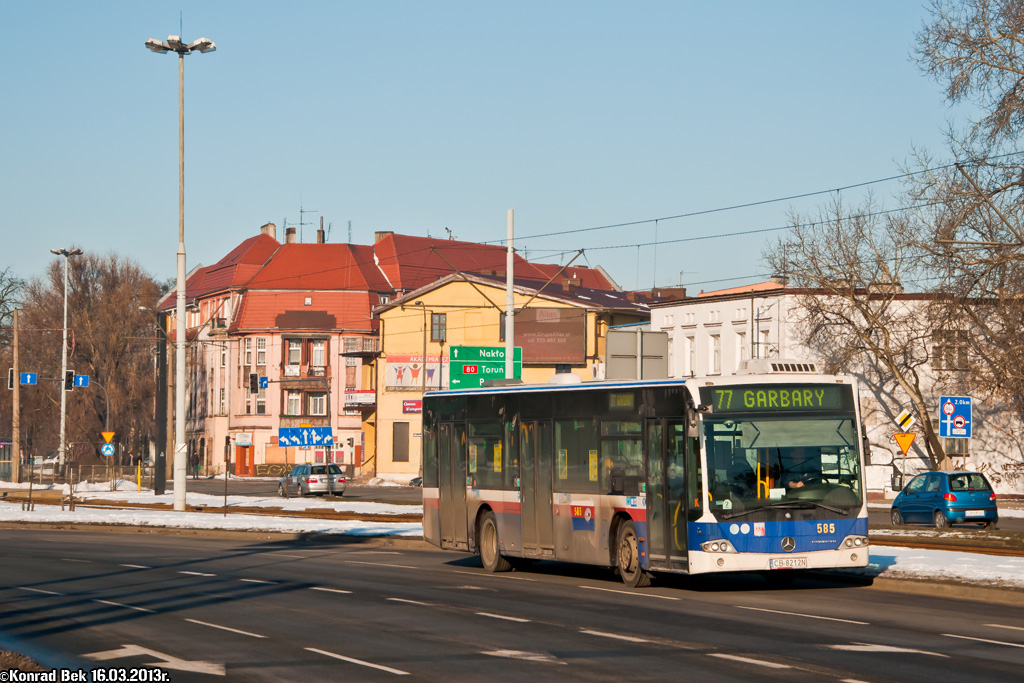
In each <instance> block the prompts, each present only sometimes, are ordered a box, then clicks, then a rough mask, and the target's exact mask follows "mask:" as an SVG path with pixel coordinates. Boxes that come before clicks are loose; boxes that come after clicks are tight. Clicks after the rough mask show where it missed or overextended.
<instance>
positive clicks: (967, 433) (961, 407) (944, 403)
mask: <svg viewBox="0 0 1024 683" xmlns="http://www.w3.org/2000/svg"><path fill="white" fill-rule="evenodd" d="M939 413H940V414H939V436H941V437H944V438H946V439H969V438H971V397H970V396H942V397H940V398H939Z"/></svg>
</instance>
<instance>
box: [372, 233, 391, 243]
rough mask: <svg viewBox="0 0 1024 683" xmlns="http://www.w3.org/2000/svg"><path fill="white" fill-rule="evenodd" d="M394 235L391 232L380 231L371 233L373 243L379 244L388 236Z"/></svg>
mask: <svg viewBox="0 0 1024 683" xmlns="http://www.w3.org/2000/svg"><path fill="white" fill-rule="evenodd" d="M394 234H395V233H394V231H392V230H381V231H380V232H375V233H373V241H374V243H376V242H380V241H381V240H382V239H384V238H385V237H387V236H388V235H394Z"/></svg>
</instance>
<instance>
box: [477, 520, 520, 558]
mask: <svg viewBox="0 0 1024 683" xmlns="http://www.w3.org/2000/svg"><path fill="white" fill-rule="evenodd" d="M479 538H480V561H481V562H482V563H483V565H484V569H486V570H487V571H489V572H507V571H509V570H510V569H512V564H511V563H510V562H509V561H508V560H507V559H506V558H504V557H502V556H501V546H500V544H499V543H498V523H497V521H495V519H494V513H493V512H485V513H484V516H483V517H481V518H480V536H479Z"/></svg>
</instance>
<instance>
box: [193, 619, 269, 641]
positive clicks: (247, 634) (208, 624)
mask: <svg viewBox="0 0 1024 683" xmlns="http://www.w3.org/2000/svg"><path fill="white" fill-rule="evenodd" d="M185 621H191V622H192V623H193V624H199V625H200V626H209V627H210V628H219V629H220V630H222V631H231V632H232V633H240V634H242V635H243V636H251V637H253V638H266V636H261V635H260V634H259V633H249V632H248V631H239V630H238V629H237V628H231V627H229V626H221V625H219V624H211V623H209V622H206V621H199V620H198V619H186V620H185Z"/></svg>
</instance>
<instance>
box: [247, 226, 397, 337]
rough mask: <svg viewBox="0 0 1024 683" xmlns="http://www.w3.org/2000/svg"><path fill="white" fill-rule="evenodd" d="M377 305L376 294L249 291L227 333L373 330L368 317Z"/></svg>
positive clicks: (371, 322)
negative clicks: (307, 303) (307, 302)
mask: <svg viewBox="0 0 1024 683" xmlns="http://www.w3.org/2000/svg"><path fill="white" fill-rule="evenodd" d="M320 246H323V245H320ZM307 297H309V299H310V301H311V304H310V305H309V306H307V305H306V298H307ZM378 303H379V301H378V299H377V295H376V294H374V293H367V292H320V291H316V292H309V291H301V292H266V291H263V292H261V291H248V292H246V293H245V294H244V295H243V296H242V304H241V306H240V307H239V310H238V312H237V314H236V315H235V319H234V321H233V322H232V324H231V329H230V331H231V332H240V331H241V332H244V331H247V330H332V331H333V330H371V329H372V330H376V329H377V324H378V322H377V321H376V320H370V319H369V315H370V310H371V308H372V307H373V306H376V305H377V304H378Z"/></svg>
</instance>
